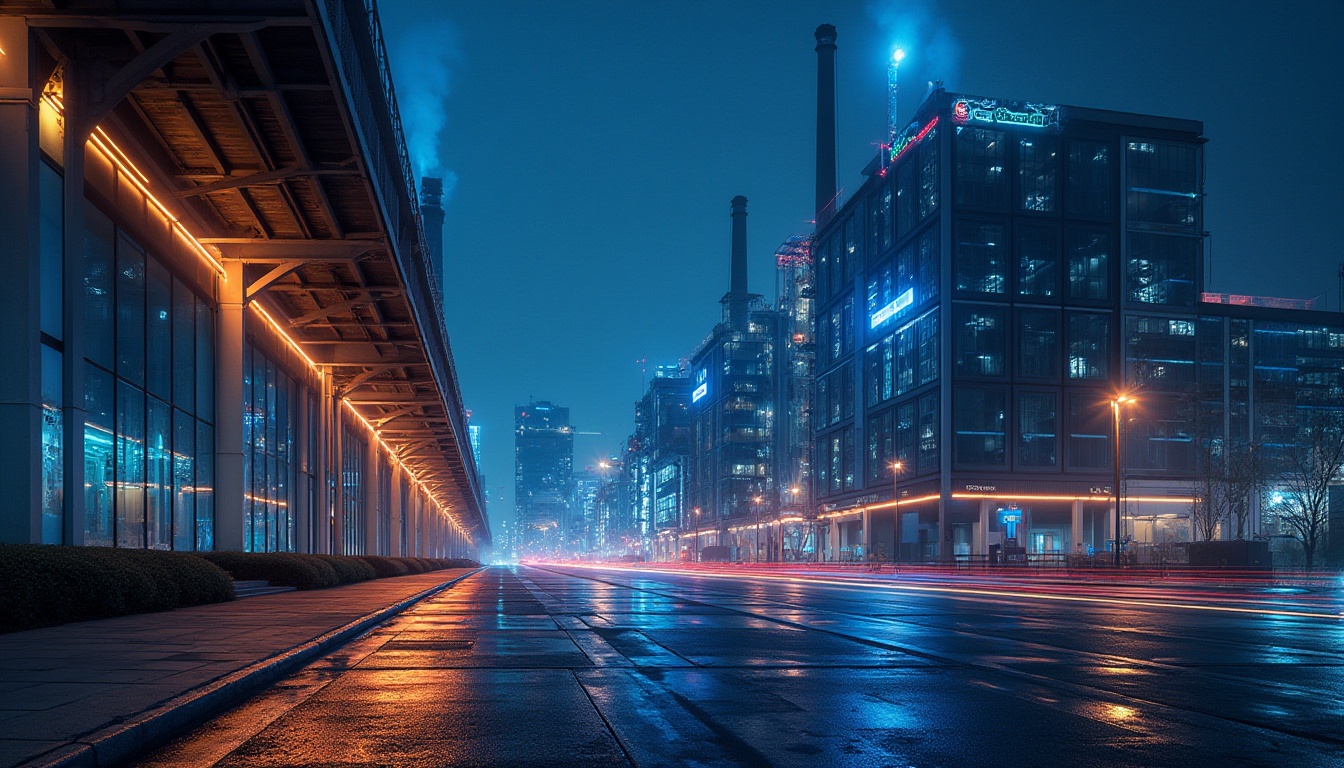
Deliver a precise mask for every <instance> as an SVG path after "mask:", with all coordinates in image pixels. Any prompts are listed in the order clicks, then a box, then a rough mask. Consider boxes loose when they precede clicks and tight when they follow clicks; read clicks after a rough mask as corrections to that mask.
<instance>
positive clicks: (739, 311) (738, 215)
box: [723, 195, 751, 331]
mask: <svg viewBox="0 0 1344 768" xmlns="http://www.w3.org/2000/svg"><path fill="white" fill-rule="evenodd" d="M730 215H731V216H732V219H733V232H732V254H733V262H732V272H731V274H730V276H729V283H728V295H727V296H724V297H723V299H724V301H725V302H726V303H727V304H728V324H729V325H731V326H732V327H733V330H737V331H745V330H746V329H747V314H748V312H749V310H750V305H751V294H750V293H748V292H747V198H745V197H743V196H742V195H738V196H737V197H734V198H733V201H732V213H731V214H730Z"/></svg>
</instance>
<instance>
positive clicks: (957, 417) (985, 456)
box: [952, 387, 1008, 466]
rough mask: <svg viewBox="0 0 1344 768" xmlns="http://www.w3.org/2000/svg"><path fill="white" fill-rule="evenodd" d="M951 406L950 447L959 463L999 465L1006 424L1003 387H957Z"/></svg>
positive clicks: (1002, 458) (1003, 458) (1003, 455)
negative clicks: (951, 433) (954, 436)
mask: <svg viewBox="0 0 1344 768" xmlns="http://www.w3.org/2000/svg"><path fill="white" fill-rule="evenodd" d="M956 398H957V400H956V407H955V408H954V409H953V411H952V413H953V421H954V424H953V429H954V431H955V432H956V442H955V443H954V444H953V450H954V451H955V453H956V463H957V464H958V465H961V466H1003V464H1004V460H1005V452H1004V430H1005V428H1006V426H1007V423H1008V415H1007V413H1006V409H1007V402H1006V395H1005V393H1004V392H1003V390H998V389H972V388H969V387H962V388H959V389H958V390H957V394H956Z"/></svg>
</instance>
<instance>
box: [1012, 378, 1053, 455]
mask: <svg viewBox="0 0 1344 768" xmlns="http://www.w3.org/2000/svg"><path fill="white" fill-rule="evenodd" d="M1055 422H1056V419H1055V395H1054V393H1052V392H1023V393H1021V394H1019V395H1018V396H1017V463H1018V464H1019V465H1021V466H1024V467H1053V466H1055V462H1056V453H1057V448H1056V444H1057V443H1058V435H1057V434H1056V428H1055Z"/></svg>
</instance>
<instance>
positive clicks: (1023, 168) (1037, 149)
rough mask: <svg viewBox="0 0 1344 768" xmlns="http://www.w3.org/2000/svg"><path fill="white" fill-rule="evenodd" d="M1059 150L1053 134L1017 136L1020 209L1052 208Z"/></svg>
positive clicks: (1043, 209)
mask: <svg viewBox="0 0 1344 768" xmlns="http://www.w3.org/2000/svg"><path fill="white" fill-rule="evenodd" d="M1058 153H1059V145H1058V142H1057V141H1056V140H1055V138H1054V137H1053V136H1041V135H1034V136H1029V137H1023V138H1021V139H1018V141H1017V179H1018V189H1019V197H1018V207H1019V208H1020V209H1021V210H1024V211H1036V212H1037V213H1052V212H1054V210H1055V173H1056V169H1057V168H1058V166H1059V161H1058V158H1057V157H1056V155H1057V154H1058Z"/></svg>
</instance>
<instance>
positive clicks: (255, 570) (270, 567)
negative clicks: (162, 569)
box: [196, 552, 341, 589]
mask: <svg viewBox="0 0 1344 768" xmlns="http://www.w3.org/2000/svg"><path fill="white" fill-rule="evenodd" d="M196 556H197V557H201V558H204V559H206V560H209V561H210V562H212V563H214V564H215V565H218V566H219V567H220V568H223V569H224V570H226V571H228V572H229V573H230V574H231V575H232V576H233V578H235V579H238V580H239V581H245V580H251V579H260V580H263V581H269V582H271V584H272V585H274V586H277V587H294V588H295V589H324V588H326V587H334V586H336V585H337V584H339V583H341V582H340V579H339V577H338V576H337V575H336V569H335V568H333V567H332V566H331V563H328V562H327V561H326V560H323V559H322V558H321V557H318V556H316V555H298V554H291V553H288V552H197V553H196Z"/></svg>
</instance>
